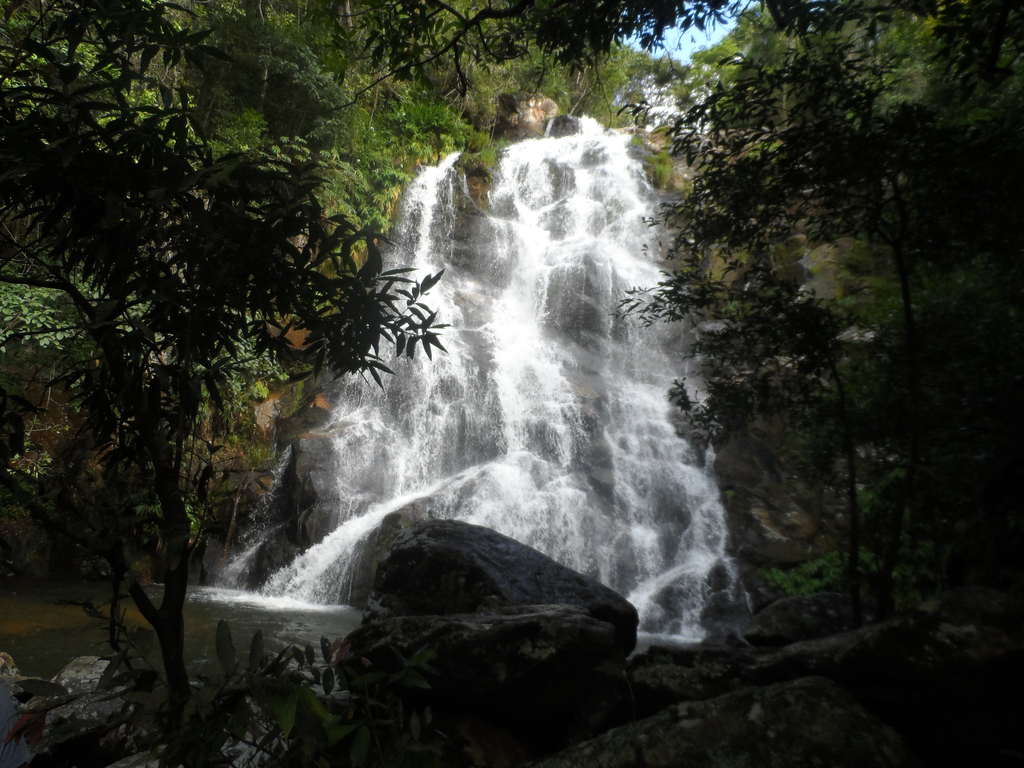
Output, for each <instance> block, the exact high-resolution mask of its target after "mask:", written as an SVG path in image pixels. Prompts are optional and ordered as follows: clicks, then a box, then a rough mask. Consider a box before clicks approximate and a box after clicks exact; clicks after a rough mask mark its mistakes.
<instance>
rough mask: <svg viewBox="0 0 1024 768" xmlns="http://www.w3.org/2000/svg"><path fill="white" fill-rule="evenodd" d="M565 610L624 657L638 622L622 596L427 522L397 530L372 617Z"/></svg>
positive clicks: (496, 537) (487, 532)
mask: <svg viewBox="0 0 1024 768" xmlns="http://www.w3.org/2000/svg"><path fill="white" fill-rule="evenodd" d="M540 604H563V605H570V606H576V607H579V608H582V609H583V610H584V611H585V612H586V613H587V614H588V615H589V616H591V617H593V618H595V619H598V620H600V621H606V622H608V623H610V624H611V625H613V626H614V627H615V636H616V638H617V642H618V643H619V646H620V648H621V649H622V651H623V652H624V653H629V652H630V651H632V650H633V648H634V646H635V645H636V630H637V624H638V621H639V619H638V616H637V611H636V608H634V607H633V606H632V605H631V604H630V603H629V602H628V601H627V600H626V599H625V598H623V597H621V596H620V595H618V594H617V593H616V592H614V591H612V590H611V589H609V588H608V587H606V586H604V585H603V584H600V583H598V582H597V581H594V580H593V579H589V578H587V577H585V576H583V575H581V574H579V573H576V572H575V571H573V570H571V569H569V568H566V567H565V566H563V565H559V564H558V563H556V562H555V561H554V560H552V559H551V558H549V557H547V556H546V555H543V554H541V553H540V552H538V551H537V550H535V549H532V548H531V547H528V546H526V545H524V544H520V543H519V542H517V541H515V540H514V539H511V538H509V537H508V536H503V535H502V534H500V533H497V532H496V531H492V530H491V529H489V528H484V527H482V526H478V525H470V524H468V523H462V522H458V521H454V520H429V521H425V522H422V523H417V524H414V525H412V526H410V527H409V528H406V529H405V530H402V531H400V532H399V533H398V534H397V535H396V536H395V538H394V542H393V544H392V546H391V549H390V551H389V553H388V555H387V557H386V559H384V561H383V562H382V563H381V564H380V566H379V567H378V569H377V574H376V579H375V582H374V592H373V595H372V596H371V599H370V606H369V608H370V610H369V615H370V616H371V617H373V618H383V617H388V616H418V615H429V614H436V615H444V614H455V613H471V612H474V611H478V610H481V609H487V608H492V607H496V606H516V605H540Z"/></svg>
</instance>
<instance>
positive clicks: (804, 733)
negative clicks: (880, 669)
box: [532, 677, 916, 768]
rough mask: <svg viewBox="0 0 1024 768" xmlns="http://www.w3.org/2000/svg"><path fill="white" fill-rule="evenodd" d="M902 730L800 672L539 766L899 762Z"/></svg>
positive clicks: (664, 715) (893, 765) (666, 715)
mask: <svg viewBox="0 0 1024 768" xmlns="http://www.w3.org/2000/svg"><path fill="white" fill-rule="evenodd" d="M915 764H916V763H915V762H914V761H913V759H912V757H911V756H910V753H909V752H908V751H907V749H906V747H905V746H904V744H903V743H902V740H901V739H900V737H899V735H898V734H897V733H896V732H895V731H893V730H892V729H891V728H889V727H887V726H886V725H885V724H884V723H882V722H880V721H879V720H878V719H877V718H875V717H873V716H871V715H870V714H869V713H867V712H865V711H864V709H863V708H862V707H861V706H860V705H859V704H858V703H857V701H856V700H855V699H854V698H853V697H852V696H850V695H849V694H848V693H846V692H845V691H843V690H842V689H841V688H839V687H838V686H837V685H835V684H834V683H832V682H830V681H828V680H825V679H822V678H817V677H809V678H802V679H798V680H793V681H789V682H784V683H778V684H776V685H770V686H767V687H764V688H746V689H743V690H740V691H736V692H734V693H730V694H727V695H724V696H720V697H718V698H714V699H709V700H707V701H694V702H685V703H682V704H676V705H674V706H672V707H669V708H667V709H665V710H663V711H661V712H659V713H658V714H656V715H653V716H651V717H649V718H646V719H644V720H640V721H639V722H636V723H631V724H628V725H624V726H621V727H619V728H615V729H612V730H611V731H608V732H607V733H604V734H602V735H600V736H598V737H597V738H595V739H592V740H590V741H586V742H583V743H582V744H578V745H576V746H573V747H571V748H569V749H567V750H565V751H563V752H561V753H559V754H557V755H554V756H553V757H550V758H548V759H546V760H542V761H540V762H537V763H533V764H532V766H533V768H579V766H588V768H635V767H636V766H644V768H677V767H678V766H688V767H692V768H703V767H705V766H706V767H707V768H711V767H712V766H714V767H715V768H719V767H721V768H725V766H731V767H734V768H746V767H749V768H755V767H756V768H804V767H806V768H811V766H829V767H830V768H898V767H902V766H912V765H915Z"/></svg>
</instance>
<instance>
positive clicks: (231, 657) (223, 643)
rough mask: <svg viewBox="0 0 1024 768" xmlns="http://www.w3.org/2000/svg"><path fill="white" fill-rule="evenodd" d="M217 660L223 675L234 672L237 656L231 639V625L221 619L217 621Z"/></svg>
mask: <svg viewBox="0 0 1024 768" xmlns="http://www.w3.org/2000/svg"><path fill="white" fill-rule="evenodd" d="M217 660H218V661H219V662H220V668H221V670H222V671H223V672H224V676H225V677H230V676H231V675H233V674H234V673H235V667H236V666H238V657H237V655H236V654H235V644H234V642H233V641H232V640H231V627H230V626H228V623H227V622H226V621H224V620H223V619H221V620H220V621H218V622H217Z"/></svg>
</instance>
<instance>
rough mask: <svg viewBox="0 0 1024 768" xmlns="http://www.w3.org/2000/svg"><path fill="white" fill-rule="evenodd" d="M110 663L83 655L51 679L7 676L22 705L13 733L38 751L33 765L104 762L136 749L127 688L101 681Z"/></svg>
mask: <svg viewBox="0 0 1024 768" xmlns="http://www.w3.org/2000/svg"><path fill="white" fill-rule="evenodd" d="M109 664H110V662H109V661H108V660H106V659H102V658H100V657H97V656H79V657H77V658H74V659H72V660H71V661H70V662H68V664H67V665H66V666H65V667H64V668H63V669H62V670H61V671H60V672H58V673H57V674H56V675H55V676H54V677H53V678H52V679H51V680H40V679H36V678H30V677H8V678H5V679H4V686H5V687H6V688H7V689H8V690H9V691H10V694H11V695H12V696H13V697H14V699H15V700H16V701H17V702H19V704H20V706H19V707H18V717H17V720H16V723H15V725H14V727H13V729H12V733H14V734H15V735H16V737H17V738H18V739H20V740H21V741H22V743H23V744H24V745H25V746H26V747H27V748H28V749H29V750H30V751H31V753H32V754H33V755H34V758H33V762H32V764H33V765H40V766H64V765H106V764H108V763H110V762H113V761H115V760H118V759H120V758H121V757H123V756H124V755H125V754H126V753H127V752H128V751H131V750H133V749H134V747H135V745H134V744H133V743H132V742H133V738H134V734H133V731H132V728H131V727H130V726H129V725H128V722H129V718H130V714H131V711H132V705H131V704H130V703H129V702H128V701H127V700H126V698H125V689H124V687H121V688H110V687H109V686H106V687H105V686H103V684H102V683H103V677H104V672H105V671H106V670H107V667H108V666H109Z"/></svg>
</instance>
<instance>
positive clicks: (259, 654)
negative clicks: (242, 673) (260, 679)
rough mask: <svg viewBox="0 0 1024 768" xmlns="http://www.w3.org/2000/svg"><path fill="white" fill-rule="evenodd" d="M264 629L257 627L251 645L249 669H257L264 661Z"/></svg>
mask: <svg viewBox="0 0 1024 768" xmlns="http://www.w3.org/2000/svg"><path fill="white" fill-rule="evenodd" d="M263 653H264V651H263V630H262V629H257V630H256V634H254V635H253V636H252V643H250V645H249V669H250V670H251V671H255V670H257V669H259V667H260V665H261V664H262V663H263Z"/></svg>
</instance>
